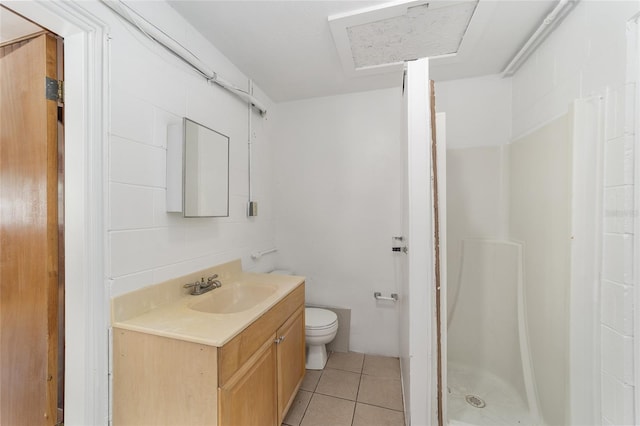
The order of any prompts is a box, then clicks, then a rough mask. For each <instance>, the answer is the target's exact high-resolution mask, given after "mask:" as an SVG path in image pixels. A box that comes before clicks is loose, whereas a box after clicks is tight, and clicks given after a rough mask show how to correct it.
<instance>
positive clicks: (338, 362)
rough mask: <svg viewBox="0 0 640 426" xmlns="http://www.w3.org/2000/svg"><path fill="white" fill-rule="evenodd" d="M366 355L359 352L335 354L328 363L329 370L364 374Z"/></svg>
mask: <svg viewBox="0 0 640 426" xmlns="http://www.w3.org/2000/svg"><path fill="white" fill-rule="evenodd" d="M363 362H364V354H361V353H358V352H333V353H332V354H331V356H330V357H329V360H328V361H327V368H333V369H335V370H345V371H351V372H353V373H362V363H363Z"/></svg>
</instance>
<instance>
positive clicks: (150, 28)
mask: <svg viewBox="0 0 640 426" xmlns="http://www.w3.org/2000/svg"><path fill="white" fill-rule="evenodd" d="M101 2H102V4H104V5H105V6H107V7H108V8H109V9H111V10H112V11H114V12H115V13H116V14H117V15H119V16H120V17H121V18H123V19H124V20H125V21H127V22H129V23H130V24H131V25H133V26H134V27H136V28H137V29H138V30H139V31H140V32H142V33H143V34H144V35H146V36H147V37H149V38H150V39H151V40H153V41H154V42H156V43H158V44H159V45H161V46H162V47H164V48H165V49H167V50H168V51H169V52H171V53H172V54H173V55H175V56H176V57H178V58H179V59H181V60H182V61H183V62H185V63H187V64H188V65H189V66H191V67H192V68H193V69H195V70H196V71H197V72H198V73H199V74H200V75H202V76H203V77H204V78H205V79H206V80H207V82H209V83H210V84H216V85H218V86H220V87H222V88H223V89H226V90H228V91H230V92H231V93H233V94H234V95H236V96H238V97H239V98H241V99H242V100H244V101H246V102H248V103H249V104H250V105H251V106H252V107H253V108H255V109H256V110H258V112H259V113H260V115H261V116H264V115H265V114H266V113H267V109H266V107H265V106H264V105H263V104H262V103H261V102H260V101H259V100H258V99H256V98H255V97H253V96H252V95H251V94H250V93H247V92H245V91H244V90H242V89H240V88H239V87H237V86H235V85H233V84H231V83H229V82H228V81H226V80H224V79H222V78H221V77H220V76H218V74H217V73H216V72H215V71H213V70H212V69H211V68H210V67H209V66H208V65H207V64H205V63H204V62H202V61H201V60H200V58H198V57H197V56H196V55H195V54H193V53H192V52H191V51H189V50H188V49H187V48H185V47H184V46H182V45H181V44H180V43H178V42H177V41H176V40H174V39H173V38H172V37H171V36H169V35H168V34H166V33H165V32H164V31H162V30H161V29H160V28H158V27H156V26H155V25H153V24H152V23H151V22H149V21H147V20H146V19H145V18H144V17H142V16H141V15H140V14H139V13H137V12H136V11H135V10H133V9H132V8H130V7H129V6H127V5H126V4H125V3H123V2H122V1H121V0H101Z"/></svg>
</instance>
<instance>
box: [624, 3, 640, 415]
mask: <svg viewBox="0 0 640 426" xmlns="http://www.w3.org/2000/svg"><path fill="white" fill-rule="evenodd" d="M626 77H627V83H634V85H635V88H634V90H632V91H631V90H628V91H626V96H629V97H631V98H632V99H626V101H627V102H626V104H627V105H628V108H633V111H625V117H626V120H629V121H631V122H625V127H626V128H628V129H631V131H632V132H633V136H632V138H633V139H634V141H633V147H634V148H633V149H634V153H633V162H634V169H635V173H634V180H633V186H634V188H633V197H634V203H633V204H634V205H633V211H630V212H626V214H628V215H631V216H632V218H633V219H632V220H633V232H634V236H633V243H632V244H633V249H632V250H633V251H632V253H633V254H634V255H633V257H632V258H633V259H637V258H638V252H640V173H639V172H638V170H639V168H640V147H639V146H638V144H639V143H640V120H639V119H638V118H637V117H636V116H637V114H638V111H640V104H639V102H640V13H637V14H636V15H634V16H633V17H631V18H630V19H629V21H628V22H627V76H626ZM633 281H634V283H633V289H634V298H633V308H634V309H633V312H634V314H633V315H634V318H633V329H634V330H636V331H637V330H640V311H639V310H638V309H640V289H639V288H638V285H639V284H640V262H637V261H635V262H634V266H633ZM633 365H634V366H635V367H634V383H635V392H633V394H634V401H633V413H634V417H635V418H634V424H638V422H639V421H640V392H639V391H638V386H640V367H639V366H640V336H638V334H637V332H634V338H633ZM625 408H626V407H625ZM625 411H627V412H630V411H631V410H628V409H627V410H625Z"/></svg>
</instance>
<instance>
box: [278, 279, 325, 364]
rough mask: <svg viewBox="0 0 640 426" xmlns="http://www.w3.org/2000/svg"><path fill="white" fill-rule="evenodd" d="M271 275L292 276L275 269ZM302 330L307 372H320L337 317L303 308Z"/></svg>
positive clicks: (313, 309)
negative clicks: (305, 349) (303, 330)
mask: <svg viewBox="0 0 640 426" xmlns="http://www.w3.org/2000/svg"><path fill="white" fill-rule="evenodd" d="M271 273H272V274H280V275H292V272H291V271H287V270H284V269H277V270H274V271H272V272H271ZM304 323H305V324H304V329H305V339H306V345H307V364H306V368H307V370H322V369H323V368H324V366H325V365H326V364H327V347H326V344H327V343H330V342H331V341H332V340H333V339H335V337H336V334H337V333H338V316H337V315H336V313H335V312H333V311H330V310H328V309H322V308H305V310H304Z"/></svg>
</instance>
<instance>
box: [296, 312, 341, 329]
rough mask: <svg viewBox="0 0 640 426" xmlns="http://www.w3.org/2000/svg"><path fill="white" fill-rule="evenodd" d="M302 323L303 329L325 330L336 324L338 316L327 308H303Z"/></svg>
mask: <svg viewBox="0 0 640 426" xmlns="http://www.w3.org/2000/svg"><path fill="white" fill-rule="evenodd" d="M304 323H305V324H304V328H305V330H314V331H318V330H326V329H330V328H333V327H335V326H336V325H337V323H338V316H337V315H336V313H335V312H333V311H330V310H328V309H320V308H305V310H304Z"/></svg>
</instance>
